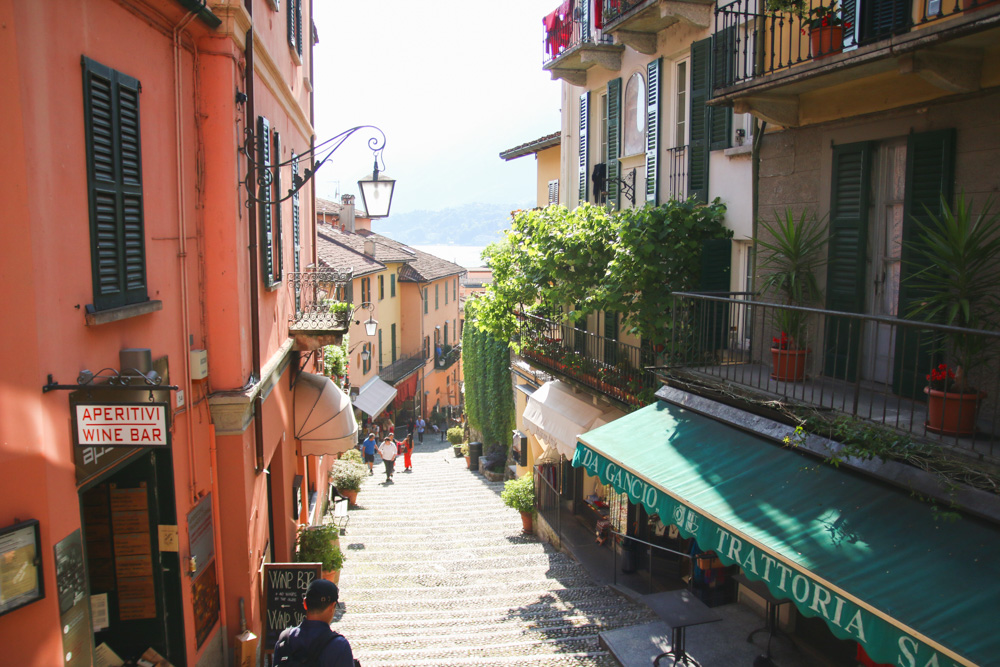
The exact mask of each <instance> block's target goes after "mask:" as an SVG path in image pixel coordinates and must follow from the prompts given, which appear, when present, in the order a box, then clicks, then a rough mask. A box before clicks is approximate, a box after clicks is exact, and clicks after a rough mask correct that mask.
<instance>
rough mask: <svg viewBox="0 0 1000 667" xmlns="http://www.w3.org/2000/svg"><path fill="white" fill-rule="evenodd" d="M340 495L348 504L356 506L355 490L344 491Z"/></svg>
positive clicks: (356, 494)
mask: <svg viewBox="0 0 1000 667" xmlns="http://www.w3.org/2000/svg"><path fill="white" fill-rule="evenodd" d="M340 495H342V496H344V497H345V498H347V502H348V503H349V504H351V505H357V504H358V490H357V489H350V490H346V489H345V490H344V491H341V492H340Z"/></svg>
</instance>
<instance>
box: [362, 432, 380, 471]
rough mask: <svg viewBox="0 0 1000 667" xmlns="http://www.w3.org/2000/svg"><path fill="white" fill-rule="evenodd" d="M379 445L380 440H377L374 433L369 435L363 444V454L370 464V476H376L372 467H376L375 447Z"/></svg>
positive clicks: (366, 461)
mask: <svg viewBox="0 0 1000 667" xmlns="http://www.w3.org/2000/svg"><path fill="white" fill-rule="evenodd" d="M377 445H378V440H376V439H375V434H374V433H369V434H368V437H367V438H365V441H364V442H362V443H361V453H362V454H364V457H365V463H367V464H368V474H369V475H374V474H375V471H374V470H372V466H374V465H375V447H376V446H377Z"/></svg>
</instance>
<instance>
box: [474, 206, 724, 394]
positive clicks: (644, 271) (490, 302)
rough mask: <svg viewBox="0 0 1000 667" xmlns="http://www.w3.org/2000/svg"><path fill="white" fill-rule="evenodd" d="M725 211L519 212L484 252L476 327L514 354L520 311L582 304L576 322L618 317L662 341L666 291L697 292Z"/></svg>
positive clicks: (573, 314) (572, 317) (573, 315)
mask: <svg viewBox="0 0 1000 667" xmlns="http://www.w3.org/2000/svg"><path fill="white" fill-rule="evenodd" d="M725 212H726V207H725V206H724V205H723V204H721V203H720V202H719V200H718V199H716V200H715V201H714V202H712V203H711V204H708V205H702V204H698V203H696V202H695V201H694V200H688V201H674V200H671V201H670V202H668V203H667V204H664V205H663V206H657V207H652V206H647V207H643V208H638V209H626V210H623V211H617V212H614V213H609V212H608V211H607V210H606V209H605V208H604V207H600V206H593V205H590V204H583V205H581V206H579V207H578V208H576V209H574V210H573V211H568V210H567V209H566V208H565V207H563V206H548V207H546V208H544V209H538V210H532V211H517V212H515V214H514V216H513V219H512V221H511V228H510V230H509V231H507V232H506V236H505V238H504V240H503V241H500V242H498V243H494V244H492V245H490V246H489V247H487V249H486V251H485V252H484V253H483V254H484V257H485V258H486V260H487V262H488V263H489V265H490V268H491V269H492V270H493V281H492V283H491V284H490V285H489V286H488V287H487V289H486V295H485V298H484V299H483V300H482V305H481V306H480V307H479V309H478V317H477V326H479V327H480V328H482V329H485V330H488V331H490V332H491V333H492V334H493V335H494V336H496V337H497V338H499V339H501V340H508V341H512V346H513V347H515V349H516V348H517V342H516V334H517V329H518V325H517V319H516V313H517V312H519V311H520V310H521V308H522V307H524V306H531V305H535V304H539V305H541V306H542V307H543V308H546V309H548V311H549V312H551V313H557V312H558V310H559V307H560V306H562V305H564V304H580V307H579V308H574V309H572V310H570V311H569V312H567V313H565V314H563V315H561V317H563V318H564V319H565V320H567V321H570V322H576V321H578V320H580V319H581V318H583V317H585V316H586V314H587V313H589V312H593V311H599V310H605V311H614V312H618V313H622V315H623V325H624V326H625V328H626V329H627V331H628V332H629V333H632V334H637V335H639V336H641V337H642V338H643V340H644V341H648V342H649V343H651V344H654V345H655V344H663V343H665V342H666V341H667V340H669V339H670V326H671V324H672V322H671V319H670V311H671V308H670V305H671V302H670V296H669V295H670V292H673V291H685V290H690V289H696V288H697V287H698V281H699V277H700V273H701V252H702V247H703V246H704V243H705V241H707V240H709V239H717V238H729V237H731V236H732V232H731V231H730V230H727V229H726V228H725V227H724V226H723V219H724V217H725ZM556 317H560V315H556ZM466 376H467V377H468V373H467V374H466Z"/></svg>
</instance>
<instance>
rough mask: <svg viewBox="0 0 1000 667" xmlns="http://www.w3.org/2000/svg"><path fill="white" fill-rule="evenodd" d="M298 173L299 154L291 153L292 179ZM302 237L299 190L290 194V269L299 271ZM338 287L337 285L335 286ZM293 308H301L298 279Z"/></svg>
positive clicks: (298, 309)
mask: <svg viewBox="0 0 1000 667" xmlns="http://www.w3.org/2000/svg"><path fill="white" fill-rule="evenodd" d="M298 175H299V156H298V155H296V154H295V153H294V152H293V153H292V181H294V180H295V178H296V177H297V176H298ZM301 243H302V239H301V237H300V235H299V191H298V190H296V191H295V194H293V195H292V247H293V250H294V253H293V255H292V271H294V272H295V273H299V272H300V271H301V270H302V263H301V258H300V255H299V252H300V251H301V249H302V247H301ZM337 289H338V290H339V289H340V288H339V287H338V288H337ZM295 310H296V311H300V310H302V294H301V287H299V283H298V281H295Z"/></svg>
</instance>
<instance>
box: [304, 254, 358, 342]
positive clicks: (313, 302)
mask: <svg viewBox="0 0 1000 667" xmlns="http://www.w3.org/2000/svg"><path fill="white" fill-rule="evenodd" d="M351 276H352V274H351V272H350V271H347V272H340V271H303V272H298V273H289V274H288V281H287V284H288V289H289V290H290V291H291V292H292V302H293V303H294V304H295V310H294V312H293V313H292V314H291V315H289V318H288V335H289V336H290V337H292V338H294V339H295V341H296V349H299V350H316V349H319V348H321V347H323V346H325V345H339V344H340V343H341V342H342V338H343V336H344V334H346V333H347V330H348V328H349V326H350V319H351V313H353V312H354V305H353V304H351V303H348V302H343V301H340V300H339V299H338V298H337V295H338V294H342V293H343V291H344V290H345V289H346V286H347V283H348V282H350V280H351Z"/></svg>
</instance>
